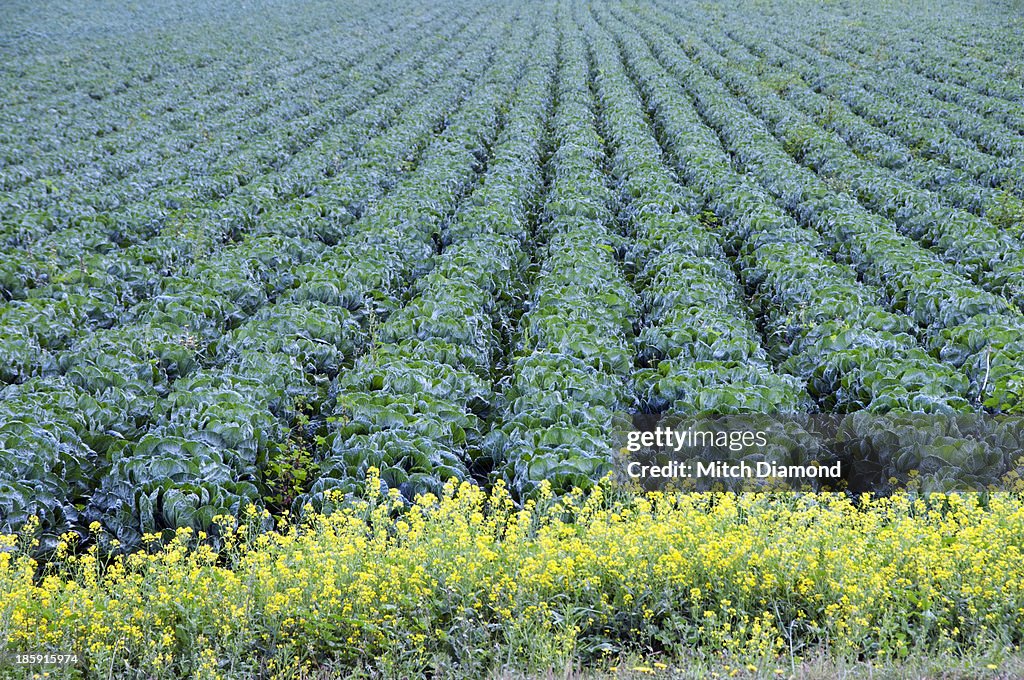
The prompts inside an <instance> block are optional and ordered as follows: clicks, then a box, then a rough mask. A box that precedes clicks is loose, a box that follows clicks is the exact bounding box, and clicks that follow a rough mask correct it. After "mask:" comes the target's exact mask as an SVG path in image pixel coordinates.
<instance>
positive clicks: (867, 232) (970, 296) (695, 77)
mask: <svg viewBox="0 0 1024 680" xmlns="http://www.w3.org/2000/svg"><path fill="white" fill-rule="evenodd" d="M636 20H637V21H638V22H639V21H642V18H639V17H638V18H636ZM645 28H646V31H645V33H644V35H645V37H646V38H647V39H648V40H649V41H650V42H651V43H652V44H653V45H654V48H655V50H656V51H657V53H658V55H659V57H660V58H661V59H662V60H663V61H665V62H666V63H667V64H668V68H669V69H670V70H671V71H672V72H673V74H674V75H675V76H676V77H678V78H679V79H680V82H681V84H683V86H684V88H685V89H686V90H687V92H688V93H689V95H690V96H691V97H692V98H693V102H694V106H695V107H696V108H697V110H698V111H699V112H700V113H701V115H702V118H703V119H705V120H707V121H708V122H709V124H710V125H711V126H712V127H713V129H714V130H715V131H716V133H717V134H719V135H721V136H722V138H723V140H725V143H726V146H727V147H728V148H729V149H730V150H732V151H733V152H735V153H736V154H737V156H738V157H737V162H739V163H742V165H743V166H744V167H745V168H746V169H747V170H748V171H749V172H751V173H752V174H754V176H755V177H756V178H757V180H758V182H759V183H760V184H761V185H762V186H763V187H764V188H765V189H767V190H768V191H769V192H770V193H771V194H772V195H774V196H775V197H776V198H777V199H778V200H779V201H781V202H782V203H783V204H784V205H785V206H786V207H787V208H788V209H790V210H791V211H792V212H793V213H794V214H795V215H796V216H797V217H798V218H799V220H800V221H801V222H802V223H803V224H805V225H806V226H808V227H810V228H813V229H814V230H816V231H817V232H818V233H819V234H820V235H821V237H822V238H824V240H825V242H826V243H827V244H828V246H829V248H830V249H831V250H832V252H833V253H834V254H835V256H836V257H840V258H842V259H843V260H845V261H848V262H850V263H851V264H852V265H853V266H855V267H856V268H857V271H858V272H859V274H860V275H862V276H863V277H864V279H865V281H867V282H869V283H873V284H875V285H878V286H879V287H880V288H881V289H882V290H884V292H885V298H884V299H885V304H886V306H888V307H889V308H890V309H891V310H892V311H894V312H897V313H898V314H901V315H904V314H905V315H906V316H908V317H910V320H912V321H913V326H914V330H915V331H916V330H917V329H916V326H917V325H918V324H920V325H921V326H923V327H925V329H926V334H927V337H925V338H923V340H924V342H926V344H927V345H928V346H929V347H930V348H931V350H932V352H934V353H935V354H936V355H937V356H939V355H941V353H942V352H943V351H952V350H951V349H950V338H951V337H953V336H960V335H961V333H962V332H961V331H960V330H959V329H960V328H961V327H969V328H971V329H972V333H974V334H975V335H974V337H975V341H977V339H976V330H977V328H978V327H979V326H980V327H982V328H984V327H985V326H986V325H989V324H991V323H992V321H993V320H996V319H1001V322H1000V323H999V325H998V326H997V327H993V328H992V329H991V332H990V333H989V334H988V338H989V340H988V343H987V344H986V346H985V347H984V349H983V350H981V351H980V352H978V353H974V354H970V355H967V356H964V355H963V354H961V359H962V361H961V362H958V363H957V365H958V366H962V367H963V368H964V370H965V374H966V377H969V378H970V380H971V390H970V391H971V396H972V398H973V399H976V400H978V401H980V402H984V403H985V404H986V405H988V406H990V407H992V408H994V409H996V410H1007V409H1014V408H1016V397H1014V396H1013V395H1012V390H1011V391H1010V392H1009V393H1007V394H1009V395H1010V396H1009V397H1007V398H1006V400H1005V401H999V400H998V398H996V393H1003V392H1005V388H1006V387H1007V384H1008V383H1007V382H1006V380H1003V381H1001V382H1000V384H999V385H998V386H997V385H995V384H993V383H992V382H990V380H989V374H988V372H986V371H982V372H981V373H979V372H978V370H977V365H978V361H979V360H980V359H982V357H983V358H984V363H985V364H986V365H988V366H989V368H990V367H991V361H992V360H993V356H992V352H993V351H994V350H995V351H996V355H995V359H996V360H997V361H998V363H999V364H1000V366H1001V367H1005V368H1006V370H1008V371H1011V372H1012V370H1013V366H1015V365H1016V363H1017V362H1018V361H1019V360H1020V354H1019V351H1018V350H1017V349H1016V345H1014V344H1013V343H1014V342H1016V340H1014V341H1013V342H1011V343H1010V346H1007V345H1006V343H1007V342H1008V341H1007V338H1006V336H1005V335H1004V334H1003V332H1002V328H1001V327H1005V326H1013V327H1015V326H1016V325H1017V324H1018V323H1019V321H1020V320H1021V314H1020V312H1019V311H1018V310H1017V309H1016V308H1014V307H1011V306H1010V305H1009V303H1007V302H1006V301H1005V299H1003V298H1001V297H997V296H994V295H992V294H990V293H987V292H985V291H982V290H979V289H978V288H977V287H976V286H974V285H972V284H970V283H969V282H968V281H966V280H964V279H963V277H961V276H959V275H958V274H956V273H955V272H953V271H952V270H951V269H950V268H949V267H948V266H947V265H945V264H944V263H942V262H941V261H940V260H938V258H937V257H936V256H935V255H934V254H933V253H930V252H928V251H925V250H923V249H921V248H920V247H919V246H917V245H916V244H914V243H913V242H908V240H907V239H906V237H903V236H901V235H899V234H897V233H896V232H895V230H894V229H893V227H892V226H891V225H890V224H889V223H887V222H886V221H885V220H883V219H882V218H879V217H878V216H875V215H872V214H870V213H868V212H867V211H866V210H865V209H864V208H862V207H861V206H860V205H858V204H857V203H856V202H855V201H854V200H853V199H848V198H844V196H843V195H841V194H838V195H837V194H835V193H833V192H831V191H830V190H829V189H828V187H826V186H825V185H824V184H823V183H822V182H821V181H820V180H818V179H817V178H816V177H815V176H814V174H813V173H811V172H810V171H809V170H806V169H804V168H801V167H800V166H798V165H797V164H796V163H795V162H794V161H793V160H792V159H791V158H789V156H788V155H787V154H786V153H785V152H784V151H783V150H782V149H781V146H780V145H779V144H778V142H777V140H775V139H774V138H773V137H771V135H770V134H769V133H768V132H767V131H766V130H765V129H764V127H763V125H761V124H760V122H759V121H758V120H757V119H756V118H754V117H753V116H752V115H750V114H749V113H748V112H746V111H745V110H743V109H742V108H741V107H740V106H738V105H737V104H736V103H735V102H733V101H731V100H730V98H729V97H728V96H726V95H724V94H723V93H722V91H721V87H720V86H718V85H717V83H715V82H714V81H713V80H712V79H710V78H709V77H708V76H706V75H705V74H703V72H702V71H701V70H699V69H698V68H697V67H696V66H695V65H693V64H692V62H690V61H689V60H688V58H687V57H686V56H685V54H684V53H682V50H681V49H679V48H678V46H677V45H675V43H674V41H672V40H670V39H669V38H667V37H665V36H664V34H662V33H661V32H660V31H659V30H658V29H656V28H655V27H653V26H652V25H651V24H650V23H646V26H645ZM907 330H910V329H907ZM957 351H960V350H957ZM964 362H966V365H963V363H964ZM936 370H937V371H939V373H940V374H946V373H948V372H949V366H948V365H938V366H937V367H936ZM919 377H920V378H921V379H922V380H925V381H926V382H927V378H925V376H924V375H923V374H922V375H921V376H919ZM940 382H942V381H940ZM955 383H956V381H954V382H953V383H950V384H951V385H952V384H955ZM993 390H995V392H993ZM957 403H958V404H959V407H960V408H966V405H965V404H961V403H960V402H957Z"/></svg>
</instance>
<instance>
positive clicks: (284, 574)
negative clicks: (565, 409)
mask: <svg viewBox="0 0 1024 680" xmlns="http://www.w3.org/2000/svg"><path fill="white" fill-rule="evenodd" d="M371 481H372V480H371ZM368 488H379V487H375V486H374V485H373V484H372V483H371V484H368ZM609 489H610V487H609V486H607V485H605V484H601V485H598V486H597V487H596V488H595V489H594V490H593V491H591V492H589V493H587V494H583V493H573V494H569V495H566V496H562V497H560V498H558V497H553V496H552V495H551V494H550V493H546V492H545V493H542V494H541V497H540V498H539V499H538V500H537V501H531V502H529V503H527V504H526V505H525V507H517V506H516V505H515V504H514V503H513V502H512V499H511V498H510V497H509V494H508V493H507V491H506V490H505V488H504V487H503V486H501V485H500V484H499V485H498V486H497V487H496V488H495V489H494V490H493V492H492V493H490V494H487V493H485V492H484V491H482V490H480V489H479V488H478V487H475V486H472V485H470V484H465V483H464V484H461V485H459V486H456V485H454V484H450V485H449V486H448V487H447V488H446V490H445V492H444V494H443V496H442V497H441V498H436V497H433V496H427V497H421V498H420V499H419V500H418V502H417V503H416V504H414V505H413V506H411V507H407V508H404V507H403V505H402V503H401V502H400V500H399V499H397V498H395V497H394V496H392V495H383V496H380V497H370V498H366V499H363V500H361V501H358V502H351V503H349V504H347V505H346V506H345V509H344V510H342V511H339V512H335V513H333V514H330V515H322V514H315V513H309V514H308V515H307V516H306V517H305V518H304V519H303V520H302V521H296V522H291V523H288V524H282V525H281V526H280V527H279V529H278V530H277V531H274V532H270V533H262V534H256V532H253V531H251V530H250V529H249V527H251V526H255V525H257V524H259V520H260V519H261V518H259V517H256V516H252V515H251V514H250V516H246V517H241V518H229V517H218V518H217V520H216V524H217V527H218V531H217V532H214V533H215V534H216V535H215V536H214V537H205V536H204V537H202V539H205V540H202V539H201V538H200V537H198V536H193V535H191V532H189V531H188V530H181V531H179V532H178V534H177V535H176V536H175V537H174V539H173V540H170V541H169V542H166V543H164V544H161V542H160V541H159V539H158V538H157V537H154V536H149V537H147V539H148V542H149V550H147V551H145V552H140V553H136V554H133V555H130V556H127V557H112V558H108V557H105V556H102V555H98V554H97V553H96V550H95V548H93V549H92V550H89V551H85V552H81V551H77V552H76V551H75V550H74V546H73V545H71V544H70V541H71V536H67V537H65V541H64V542H63V543H62V545H61V547H60V548H59V549H58V553H57V556H56V558H55V562H54V564H56V563H58V562H59V563H60V566H59V567H55V566H52V565H51V566H50V567H48V568H47V569H43V570H40V569H39V568H38V565H37V563H36V562H35V561H33V560H32V558H31V557H30V556H29V552H30V551H29V550H28V549H27V548H26V547H25V546H22V543H23V542H24V538H23V537H14V536H0V638H3V639H6V640H7V641H8V649H11V650H18V649H41V648H42V649H76V650H82V651H83V653H84V654H85V656H86V657H87V658H88V662H89V664H90V667H92V668H103V669H113V670H114V671H122V672H123V673H124V674H128V673H129V669H130V670H131V672H132V673H137V674H138V675H139V676H140V677H141V676H147V677H148V676H157V677H168V676H178V675H192V676H195V677H210V678H213V677H253V676H257V675H258V676H274V677H298V676H303V675H306V674H309V673H312V672H315V671H316V670H317V669H318V666H319V665H321V664H325V663H329V664H331V665H332V667H333V668H338V669H344V668H354V667H364V668H365V667H367V666H373V667H376V668H379V669H381V670H382V671H387V670H388V669H389V668H390V669H392V670H393V669H396V668H403V669H405V670H404V671H403V672H404V673H413V674H415V671H416V670H419V671H425V670H426V669H427V668H435V669H436V668H438V667H439V664H440V665H441V666H443V664H444V663H448V662H442V661H439V659H442V658H448V659H449V660H450V663H452V664H453V666H452V667H453V668H455V667H458V668H461V669H462V670H463V671H466V670H467V669H469V668H473V667H474V666H473V664H479V667H480V668H484V667H487V666H491V665H493V664H495V663H504V662H506V661H507V660H509V659H515V660H517V661H520V662H522V663H524V664H527V665H529V664H538V665H540V664H553V663H559V662H562V663H564V662H566V661H568V660H571V659H573V658H575V657H578V656H580V655H582V654H584V653H585V650H592V649H596V648H599V647H600V648H602V649H607V648H608V645H609V644H612V645H613V646H615V645H619V646H620V648H622V649H627V650H628V649H641V650H642V649H644V648H646V649H651V648H658V649H666V650H669V651H672V650H673V649H675V650H679V651H681V650H684V649H693V648H694V647H700V648H706V649H707V650H716V651H722V652H727V653H729V654H731V655H733V656H735V657H742V658H745V659H748V660H753V661H754V662H755V663H758V664H763V663H769V664H770V663H771V662H772V661H773V660H777V659H780V658H783V657H787V655H789V654H791V653H792V651H793V650H794V649H796V650H800V649H808V648H813V647H814V646H815V645H826V644H827V645H828V647H829V649H830V650H833V651H835V652H838V653H849V654H860V653H863V654H867V655H874V656H880V657H888V658H899V657H900V656H901V655H903V654H906V653H907V647H908V645H910V644H911V643H912V641H913V642H914V644H920V643H921V642H922V641H927V643H928V644H929V645H932V646H934V648H935V649H941V650H944V651H949V650H958V649H959V650H962V649H965V648H968V647H971V646H976V645H980V644H990V643H992V642H997V643H999V642H1001V643H1006V644H1013V643H1015V642H1019V633H1020V631H1021V630H1022V629H1024V555H1022V554H1021V553H1022V550H1024V503H1022V502H1021V501H1020V500H1019V499H1018V498H1017V497H1015V496H1012V495H1009V494H992V495H990V496H984V497H981V496H977V495H962V496H961V495H931V496H929V497H927V498H924V497H912V496H908V495H900V496H894V497H890V498H884V499H872V498H867V497H865V498H863V499H849V498H847V497H845V496H843V495H841V494H835V495H828V494H808V495H799V494H784V493H779V494H749V495H729V494H710V493H707V494H700V493H690V494H685V493H680V494H658V493H652V494H645V495H641V496H630V495H625V494H622V493H621V492H620V491H617V492H616V494H618V495H617V496H616V497H615V498H612V497H611V496H612V493H611V492H610V490H609ZM214 539H216V542H215V543H211V541H213V540H214ZM213 545H216V548H214V547H212V546H213ZM787 663H788V662H787ZM410 669H412V670H410ZM115 674H117V673H116V672H115ZM471 674H472V673H471Z"/></svg>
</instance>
